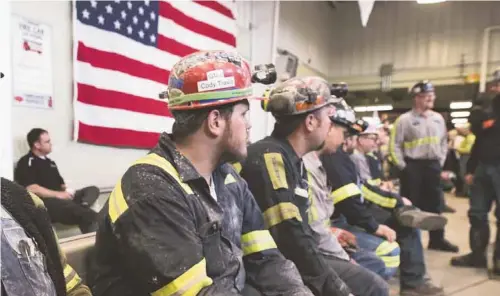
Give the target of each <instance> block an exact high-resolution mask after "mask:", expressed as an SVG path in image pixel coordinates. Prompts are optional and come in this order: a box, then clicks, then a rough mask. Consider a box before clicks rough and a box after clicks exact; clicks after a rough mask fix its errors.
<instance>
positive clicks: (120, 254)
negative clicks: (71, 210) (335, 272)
mask: <svg viewBox="0 0 500 296" xmlns="http://www.w3.org/2000/svg"><path fill="white" fill-rule="evenodd" d="M212 178H213V182H214V185H215V191H216V195H217V201H216V200H215V199H214V197H212V196H211V194H210V189H209V186H208V185H207V182H206V181H205V179H204V178H203V177H201V176H200V175H199V174H198V172H197V171H196V169H195V168H194V167H193V165H192V164H191V163H190V162H189V160H187V159H186V158H185V157H184V156H183V155H181V154H180V152H179V151H178V150H177V149H176V148H175V144H174V142H173V141H172V139H171V138H170V136H169V135H167V134H165V133H164V134H162V136H161V138H160V141H159V143H158V145H157V146H156V147H155V148H154V149H153V150H152V151H151V152H150V154H148V155H147V156H145V157H143V158H141V159H139V160H138V161H137V162H135V163H134V164H133V165H132V166H131V167H130V168H129V169H128V170H127V171H126V172H125V174H124V175H123V177H122V178H121V180H119V181H118V183H117V185H116V186H115V189H114V190H113V192H112V193H111V195H110V198H109V201H108V203H107V205H106V206H105V208H104V210H103V212H102V213H101V214H102V218H101V220H100V224H99V230H98V232H97V237H96V247H95V252H94V254H93V256H92V264H91V268H90V271H89V275H90V279H89V284H90V285H91V288H92V291H93V293H94V295H95V296H100V295H106V296H115V295H116V296H118V295H120V296H128V295H130V296H132V295H133V296H142V295H181V294H183V293H188V294H190V295H240V294H241V291H242V289H243V287H244V285H245V282H248V283H250V284H252V285H253V286H254V287H256V288H257V289H258V290H259V291H261V292H262V293H263V294H264V295H311V294H310V292H309V291H308V289H307V288H306V287H305V286H304V285H303V283H302V281H301V279H300V275H299V273H298V272H297V270H296V268H295V266H294V265H293V263H292V262H290V261H288V260H286V259H285V258H284V257H283V256H282V255H281V253H280V252H279V251H278V249H277V248H276V244H275V243H274V241H273V239H272V237H271V235H270V234H269V232H268V231H267V230H265V228H264V222H263V218H262V213H261V211H260V210H259V207H258V206H257V203H256V202H255V200H254V198H253V196H252V194H251V193H250V191H249V190H248V187H247V184H246V182H245V181H244V180H243V179H242V178H241V177H240V176H239V175H238V174H237V173H236V172H235V171H234V170H233V168H232V167H231V166H230V165H228V164H223V165H221V166H219V167H218V168H217V169H216V170H215V171H214V172H213V175H212Z"/></svg>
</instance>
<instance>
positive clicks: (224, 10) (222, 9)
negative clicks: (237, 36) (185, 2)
mask: <svg viewBox="0 0 500 296" xmlns="http://www.w3.org/2000/svg"><path fill="white" fill-rule="evenodd" d="M194 2H196V3H198V4H200V5H203V6H205V7H208V8H210V9H213V10H214V11H217V12H218V13H220V14H223V15H225V16H227V17H228V18H231V19H234V15H233V12H232V11H231V9H229V8H228V7H227V6H224V4H221V3H219V2H217V1H205V0H196V1H194ZM228 4H230V3H228Z"/></svg>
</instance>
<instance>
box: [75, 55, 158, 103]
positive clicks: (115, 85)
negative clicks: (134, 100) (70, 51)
mask: <svg viewBox="0 0 500 296" xmlns="http://www.w3.org/2000/svg"><path fill="white" fill-rule="evenodd" d="M74 67H75V71H76V73H78V77H77V82H80V83H83V84H88V85H93V86H95V87H97V88H100V89H106V90H113V91H117V92H122V93H128V94H130V95H134V96H137V97H143V98H151V99H158V95H159V94H160V93H162V92H164V91H165V90H166V89H167V86H166V85H164V84H161V83H158V82H155V81H151V80H147V79H143V78H138V77H134V76H130V75H128V74H124V73H121V72H118V71H113V70H107V69H100V68H95V67H92V66H91V65H90V64H87V63H83V62H80V61H76V62H75V65H74Z"/></svg>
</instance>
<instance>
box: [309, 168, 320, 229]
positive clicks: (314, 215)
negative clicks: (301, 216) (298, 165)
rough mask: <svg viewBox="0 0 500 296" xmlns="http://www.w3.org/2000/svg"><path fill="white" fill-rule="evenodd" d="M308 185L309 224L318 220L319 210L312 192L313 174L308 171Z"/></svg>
mask: <svg viewBox="0 0 500 296" xmlns="http://www.w3.org/2000/svg"><path fill="white" fill-rule="evenodd" d="M307 184H308V185H309V186H308V187H309V188H308V189H307V195H308V196H309V204H310V206H309V214H308V219H309V224H311V223H312V222H314V221H316V220H318V209H317V208H316V201H315V198H314V195H313V192H312V176H311V172H309V171H307Z"/></svg>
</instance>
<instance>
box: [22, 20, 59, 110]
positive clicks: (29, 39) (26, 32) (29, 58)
mask: <svg viewBox="0 0 500 296" xmlns="http://www.w3.org/2000/svg"><path fill="white" fill-rule="evenodd" d="M51 35H52V34H51V28H50V27H49V26H47V25H44V24H40V23H37V22H33V21H30V20H27V19H25V18H22V17H19V16H12V70H13V71H12V73H13V76H12V79H13V97H14V102H13V104H14V106H25V107H32V108H44V109H52V106H53V86H52V44H51V41H52V36H51Z"/></svg>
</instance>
